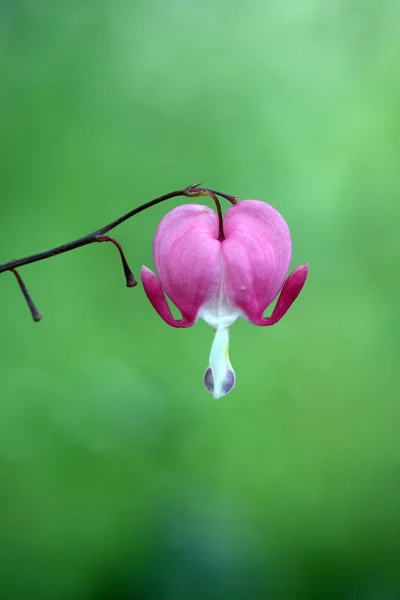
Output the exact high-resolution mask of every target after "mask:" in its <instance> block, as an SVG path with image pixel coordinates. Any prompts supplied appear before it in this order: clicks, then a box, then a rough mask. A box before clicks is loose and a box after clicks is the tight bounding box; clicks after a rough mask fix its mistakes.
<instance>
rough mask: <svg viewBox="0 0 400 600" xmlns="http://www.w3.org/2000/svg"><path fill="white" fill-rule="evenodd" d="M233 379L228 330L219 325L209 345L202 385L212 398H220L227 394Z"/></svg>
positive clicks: (233, 381)
mask: <svg viewBox="0 0 400 600" xmlns="http://www.w3.org/2000/svg"><path fill="white" fill-rule="evenodd" d="M235 381H236V377H235V372H234V370H233V369H232V365H231V361H230V360H229V330H228V328H227V327H224V326H219V327H218V329H217V330H216V331H215V336H214V341H213V344H212V346H211V352H210V364H209V367H208V369H207V370H206V372H205V374H204V385H205V387H206V390H207V391H208V392H210V394H212V395H213V396H214V398H221V397H222V396H226V394H229V392H230V391H231V390H232V389H233V387H234V385H235Z"/></svg>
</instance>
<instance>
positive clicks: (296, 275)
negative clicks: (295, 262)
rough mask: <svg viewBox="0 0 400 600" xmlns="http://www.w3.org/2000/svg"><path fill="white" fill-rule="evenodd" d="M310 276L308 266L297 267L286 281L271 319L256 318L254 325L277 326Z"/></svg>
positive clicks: (253, 320)
mask: <svg viewBox="0 0 400 600" xmlns="http://www.w3.org/2000/svg"><path fill="white" fill-rule="evenodd" d="M307 275H308V265H307V264H304V265H301V266H300V267H297V269H295V270H294V271H293V272H292V273H290V275H289V277H288V278H287V279H286V281H285V285H284V286H283V288H282V291H281V293H280V295H279V298H278V302H277V303H276V305H275V308H274V310H273V312H272V315H271V316H270V317H263V316H259V317H256V316H255V317H254V318H252V319H251V322H252V323H254V325H275V323H277V322H278V321H280V319H282V317H283V316H284V315H285V314H286V312H287V311H288V310H289V308H290V307H291V306H292V304H293V302H294V301H295V300H296V298H297V296H298V295H299V294H300V292H301V290H302V288H303V285H304V284H305V282H306V279H307Z"/></svg>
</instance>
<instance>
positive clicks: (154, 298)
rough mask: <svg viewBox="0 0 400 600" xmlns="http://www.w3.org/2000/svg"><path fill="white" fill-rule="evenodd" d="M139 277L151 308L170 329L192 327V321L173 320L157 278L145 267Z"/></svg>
mask: <svg viewBox="0 0 400 600" xmlns="http://www.w3.org/2000/svg"><path fill="white" fill-rule="evenodd" d="M140 276H141V279H142V283H143V287H144V291H145V292H146V294H147V297H148V299H149V300H150V302H151V303H152V305H153V307H154V308H155V309H156V311H157V312H158V314H159V315H160V317H161V318H162V319H164V321H165V322H166V323H168V325H171V326H172V327H190V326H191V325H193V323H194V321H187V320H186V319H182V320H178V321H177V320H176V319H174V317H173V315H172V313H171V310H170V308H169V306H168V302H167V300H166V298H165V295H164V292H163V290H162V287H161V285H160V282H159V281H158V279H157V277H156V276H155V275H154V273H153V272H152V271H150V269H148V268H147V267H142V270H141V272H140Z"/></svg>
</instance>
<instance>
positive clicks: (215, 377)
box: [199, 285, 242, 398]
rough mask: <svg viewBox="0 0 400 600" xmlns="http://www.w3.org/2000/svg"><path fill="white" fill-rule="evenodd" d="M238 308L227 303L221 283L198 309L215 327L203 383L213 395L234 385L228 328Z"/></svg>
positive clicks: (239, 312) (226, 390)
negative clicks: (214, 293)
mask: <svg viewBox="0 0 400 600" xmlns="http://www.w3.org/2000/svg"><path fill="white" fill-rule="evenodd" d="M241 316H242V313H241V311H240V310H238V309H235V308H233V307H232V306H230V305H229V303H228V301H227V298H226V295H225V292H224V289H223V285H221V286H220V289H219V292H218V294H217V295H216V296H215V298H213V299H212V300H210V301H209V302H208V303H207V304H206V305H204V306H203V307H202V308H201V309H200V311H199V317H200V318H202V319H203V320H204V321H205V322H206V323H208V325H211V327H213V328H214V329H215V336H214V341H213V344H212V346H211V352H210V359H209V367H208V369H207V370H206V372H205V375H204V385H205V386H206V389H207V390H208V391H209V392H210V394H212V395H213V396H214V398H221V396H225V394H228V393H229V392H230V391H231V389H232V388H233V386H234V385H235V372H234V370H233V368H232V365H231V361H230V360H229V329H228V327H230V326H231V325H232V324H233V323H234V322H235V321H236V319H237V318H238V317H241Z"/></svg>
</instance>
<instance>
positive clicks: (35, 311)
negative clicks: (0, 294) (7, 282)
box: [10, 269, 42, 322]
mask: <svg viewBox="0 0 400 600" xmlns="http://www.w3.org/2000/svg"><path fill="white" fill-rule="evenodd" d="M10 271H11V273H14V275H15V277H16V279H17V281H18V285H19V287H20V288H21V292H22V293H23V295H24V298H25V300H26V303H27V305H28V307H29V310H30V311H31V315H32V319H33V320H34V321H36V322H37V321H40V319H41V318H42V315H41V314H40V312H39V311H38V309H37V308H36V306H35V305H34V303H33V300H32V298H31V295H30V293H29V292H28V288H27V287H26V285H25V284H24V282H23V280H22V277H21V276H20V274H19V273H18V271H17V270H16V269H10Z"/></svg>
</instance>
